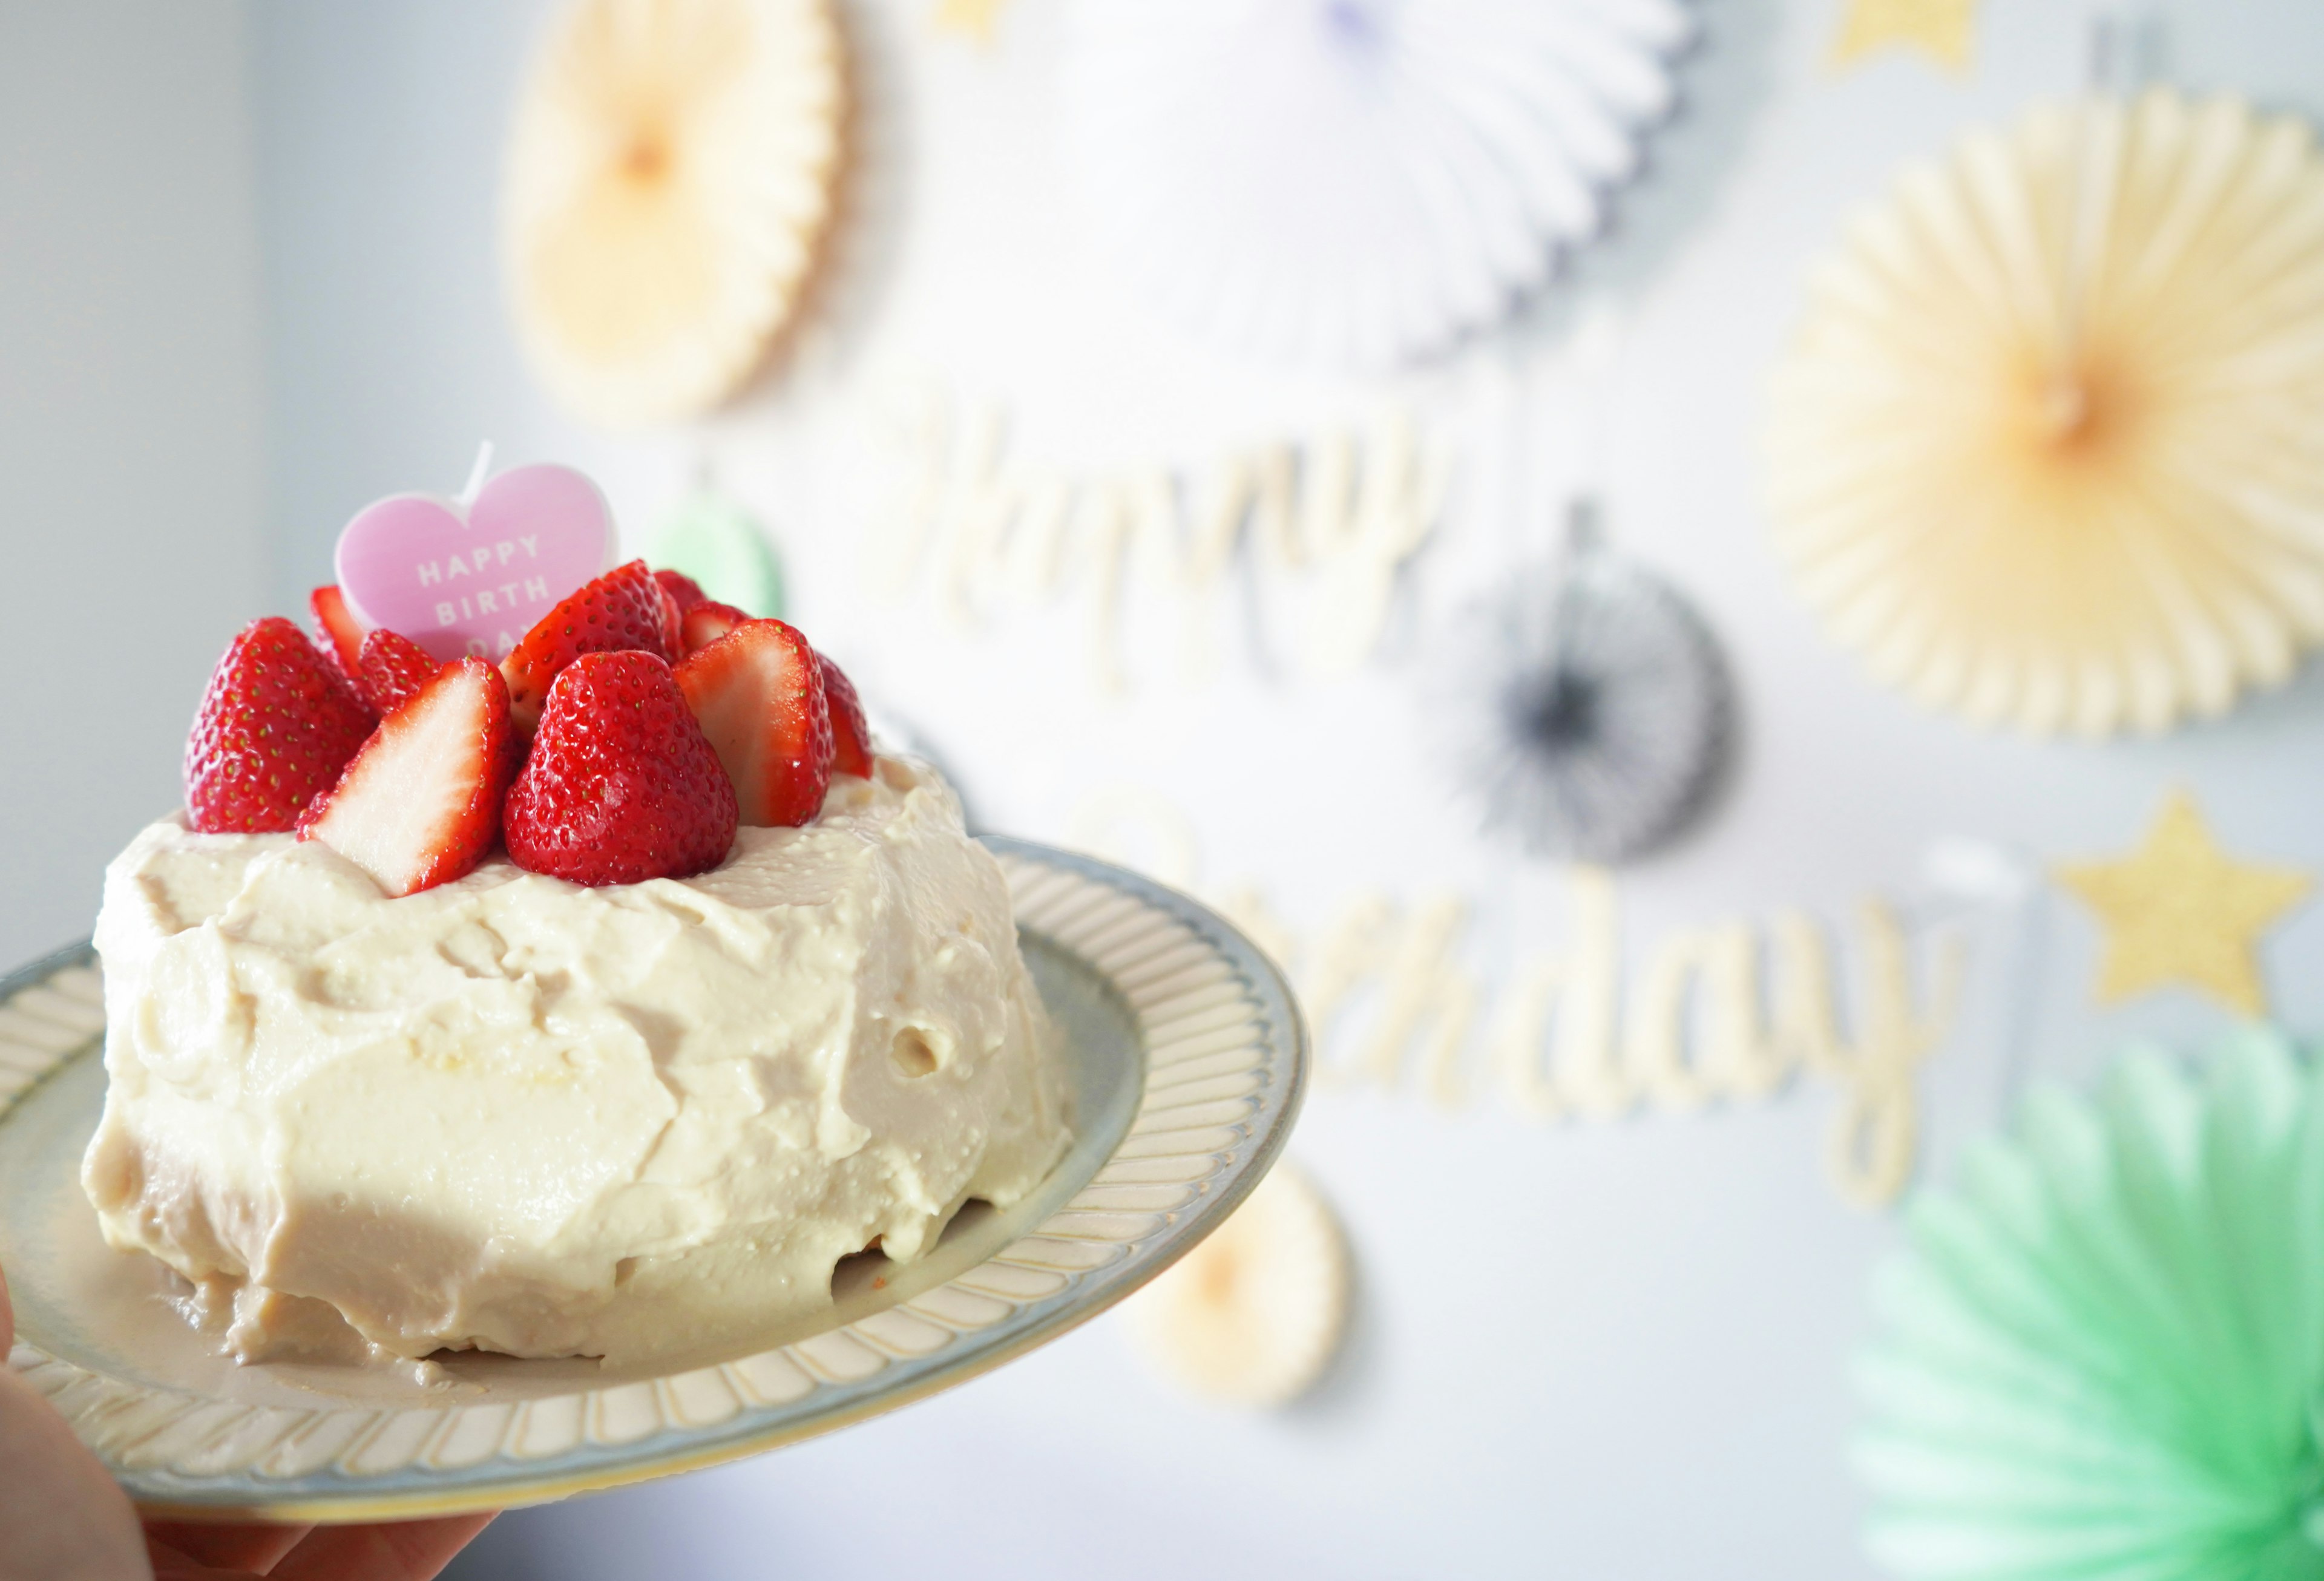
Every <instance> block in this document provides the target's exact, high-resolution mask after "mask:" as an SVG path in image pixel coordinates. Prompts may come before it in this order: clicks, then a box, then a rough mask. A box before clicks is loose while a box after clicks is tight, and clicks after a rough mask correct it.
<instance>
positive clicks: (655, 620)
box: [501, 560, 680, 731]
mask: <svg viewBox="0 0 2324 1581" xmlns="http://www.w3.org/2000/svg"><path fill="white" fill-rule="evenodd" d="M671 602H672V601H671V600H670V599H669V595H668V594H667V593H664V592H663V590H662V585H661V584H659V582H656V581H655V580H654V579H653V574H652V573H651V572H650V571H648V570H647V569H646V563H645V562H644V561H643V560H632V561H631V562H630V563H629V564H628V565H616V566H615V567H614V568H613V570H611V571H608V572H606V573H605V574H604V575H603V576H600V577H598V578H596V579H595V581H592V582H589V583H586V584H584V585H583V586H582V587H581V589H580V590H579V591H578V592H576V593H574V594H573V595H572V596H571V597H569V598H567V600H566V601H565V602H563V603H560V604H558V606H557V607H556V608H555V609H553V610H551V611H549V613H547V614H545V615H543V616H542V617H541V618H540V619H539V620H537V621H535V622H534V623H533V627H532V630H530V631H528V632H526V633H525V634H524V637H523V639H522V640H521V641H520V642H518V643H517V645H516V648H515V649H514V650H513V651H512V652H511V653H510V655H509V656H508V657H506V658H504V659H503V660H502V661H501V673H502V674H503V675H504V676H507V677H508V687H509V716H510V718H512V720H514V721H515V722H516V727H517V729H519V730H521V731H530V730H531V729H532V728H533V723H534V722H535V721H537V720H538V719H539V717H540V709H541V704H542V703H544V702H545V701H546V700H547V699H548V696H549V686H550V685H552V684H553V683H554V682H555V681H556V679H557V676H558V671H560V670H562V669H564V667H565V666H567V665H568V664H571V663H572V662H573V661H574V660H575V659H576V658H578V657H581V656H582V655H583V654H585V653H617V652H621V651H622V650H624V649H628V648H636V649H638V650H640V651H641V652H645V653H650V654H652V655H654V656H655V657H657V658H660V659H663V660H665V661H667V662H669V663H671V664H676V663H677V662H678V658H679V657H680V655H679V654H678V631H677V630H676V622H675V620H674V619H673V618H672V617H671V616H670V614H669V608H670V604H671Z"/></svg>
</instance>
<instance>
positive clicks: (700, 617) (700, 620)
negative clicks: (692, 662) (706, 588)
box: [678, 599, 751, 658]
mask: <svg viewBox="0 0 2324 1581" xmlns="http://www.w3.org/2000/svg"><path fill="white" fill-rule="evenodd" d="M750 618H751V617H750V616H748V615H746V614H744V613H743V612H742V611H740V610H738V609H736V608H735V607H734V606H733V604H722V603H719V602H715V600H710V599H705V600H704V601H703V602H700V603H698V604H696V605H695V606H694V607H693V608H692V609H690V610H688V611H686V618H685V620H682V621H680V622H679V624H678V648H679V649H680V650H681V651H682V652H683V653H685V654H686V656H687V657H689V658H690V657H693V656H694V655H696V654H697V653H700V652H701V651H702V650H703V649H704V648H707V647H709V646H710V645H711V644H712V643H714V642H715V641H717V640H718V639H720V638H721V637H724V636H725V635H726V633H727V632H729V631H732V630H733V629H734V628H735V627H737V626H739V625H741V624H742V622H743V621H745V620H749V619H750Z"/></svg>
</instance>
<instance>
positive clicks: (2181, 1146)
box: [1857, 1029, 2324, 1581]
mask: <svg viewBox="0 0 2324 1581" xmlns="http://www.w3.org/2000/svg"><path fill="white" fill-rule="evenodd" d="M1908 1228H1909V1233H1910V1236H1911V1242H1912V1245H1911V1249H1910V1250H1909V1251H1908V1252H1906V1253H1905V1254H1904V1255H1902V1256H1900V1257H1899V1258H1897V1259H1896V1260H1895V1262H1893V1263H1892V1264H1889V1265H1887V1266H1886V1267H1885V1268H1883V1269H1882V1270H1881V1273H1880V1276H1879V1278H1878V1280H1877V1282H1876V1284H1875V1289H1874V1304H1875V1308H1876V1310H1877V1313H1878V1315H1879V1318H1880V1319H1881V1324H1882V1328H1883V1333H1882V1335H1881V1337H1880V1338H1879V1339H1878V1340H1877V1343H1876V1344H1875V1346H1874V1347H1872V1348H1871V1349H1870V1350H1869V1351H1868V1352H1867V1354H1866V1355H1865V1356H1864V1357H1863V1358H1862V1361H1861V1363H1860V1365H1859V1367H1858V1385H1859V1393H1860V1394H1861V1396H1862V1398H1863V1400H1864V1402H1865V1403H1866V1406H1867V1412H1868V1416H1869V1419H1870V1420H1869V1421H1868V1423H1867V1427H1866V1429H1865V1430H1864V1431H1863V1432H1862V1434H1861V1436H1860V1437H1859V1439H1858V1445H1857V1461H1858V1467H1859V1469H1860V1471H1861V1472H1862V1474H1863V1475H1864V1476H1865V1478H1866V1480H1867V1482H1868V1483H1869V1484H1871V1488H1872V1490H1873V1494H1874V1512H1873V1515H1872V1519H1871V1523H1870V1530H1869V1540H1870V1544H1871V1548H1872V1550H1873V1552H1874V1554H1875V1556H1876V1557H1877V1558H1878V1559H1879V1560H1881V1561H1882V1562H1883V1563H1884V1564H1886V1565H1887V1566H1889V1567H1892V1568H1893V1569H1894V1570H1895V1571H1896V1572H1897V1573H1898V1574H1900V1575H1904V1576H1916V1577H1948V1578H1951V1577H1962V1578H1966V1577H1977V1578H1978V1581H2004V1578H2008V1581H2018V1578H2023V1581H2034V1578H2037V1577H2038V1578H2040V1581H2099V1578H2101V1577H2103V1578H2105V1581H2197V1578H2201V1581H2214V1578H2217V1581H2229V1578H2233V1581H2290V1578H2292V1577H2324V1455H2319V1447H2318V1437H2319V1426H2324V1423H2319V1417H2318V1407H2319V1390H2324V1079H2319V1071H2318V1070H2317V1068H2316V1067H2315V1066H2314V1065H2312V1064H2311V1063H2310V1061H2309V1060H2308V1059H2307V1058H2305V1057H2303V1056H2302V1055H2301V1053H2300V1052H2298V1051H2297V1050H2295V1049H2294V1048H2293V1047H2292V1044H2291V1043H2290V1042H2288V1041H2287V1040H2286V1039H2285V1038H2284V1037H2282V1035H2281V1034H2276V1033H2273V1032H2268V1031H2264V1030H2259V1029H2254V1030H2251V1031H2248V1032H2245V1033H2242V1034H2237V1035H2236V1037H2235V1038H2233V1039H2232V1040H2230V1041H2228V1042H2227V1043H2224V1044H2223V1045H2222V1046H2220V1047H2219V1048H2218V1050H2217V1051H2216V1052H2215V1053H2214V1055H2213V1057H2212V1059H2211V1061H2210V1063H2209V1067H2208V1070H2207V1071H2206V1072H2205V1073H2204V1074H2203V1075H2201V1076H2199V1077H2198V1076H2194V1075H2190V1073H2189V1072H2188V1071H2186V1069H2185V1068H2184V1067H2182V1066H2181V1065H2180V1064H2179V1063H2177V1062H2174V1061H2172V1060H2171V1059H2169V1058H2167V1057H2165V1056H2163V1055H2162V1054H2160V1053H2158V1052H2153V1051H2151V1050H2142V1051H2137V1052H2133V1053H2131V1054H2129V1055H2128V1056H2126V1058H2124V1059H2123V1060H2122V1061H2121V1062H2118V1063H2117V1064H2116V1067H2115V1068H2114V1070H2113V1071H2111V1073H2110V1074H2109V1076H2108V1078H2107V1080H2106V1082H2105V1083H2104V1085H2103V1087H2102V1088H2101V1089H2100V1092H2099V1094H2098V1098H2097V1099H2096V1100H2095V1101H2093V1100H2091V1099H2089V1098H2082V1097H2079V1096H2077V1095H2074V1094H2072V1093H2070V1092H2066V1091H2064V1090H2061V1089H2054V1088H2052V1089H2043V1090H2041V1091H2039V1092H2037V1093H2036V1094H2034V1095H2033V1097H2031V1098H2029V1099H2028V1100H2027V1102H2026V1104H2025V1106H2024V1110H2023V1112H2022V1113H2021V1116H2020V1117H2019V1121H2018V1125H2017V1128H2016V1131H2015V1135H2013V1136H2011V1137H2009V1138H2007V1139H2000V1140H1989V1141H1987V1142H1984V1143H1981V1144H1978V1146H1977V1147H1976V1148H1975V1149H1974V1150H1973V1151H1971V1152H1970V1153H1969V1154H1968V1156H1967V1158H1966V1159H1965V1161H1964V1165H1963V1169H1962V1178H1961V1181H1960V1187H1959V1189H1958V1190H1955V1191H1951V1192H1928V1193H1924V1194H1923V1196H1922V1197H1920V1198H1919V1199H1918V1200H1916V1201H1915V1203H1914V1206H1913V1208H1912V1209H1911V1210H1910V1212H1909V1215H1908Z"/></svg>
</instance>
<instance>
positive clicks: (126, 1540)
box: [0, 1275, 492, 1581]
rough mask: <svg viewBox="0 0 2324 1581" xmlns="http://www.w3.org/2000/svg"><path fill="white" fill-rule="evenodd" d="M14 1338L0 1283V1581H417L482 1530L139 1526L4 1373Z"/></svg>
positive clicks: (94, 1467) (467, 1520)
mask: <svg viewBox="0 0 2324 1581" xmlns="http://www.w3.org/2000/svg"><path fill="white" fill-rule="evenodd" d="M15 1337H16V1319H15V1312H14V1309H13V1308H11V1307H10V1306H9V1304H8V1285H7V1281H6V1278H5V1275H0V1581H143V1578H144V1577H146V1576H152V1577H155V1581H251V1578H253V1577H255V1576H267V1577H270V1578H271V1581H429V1577H431V1576H434V1575H435V1574H436V1573H437V1572H438V1571H439V1570H441V1569H442V1568H443V1567H445V1566H446V1565H447V1564H449V1563H450V1562H451V1559H452V1556H453V1555H454V1554H457V1553H458V1552H459V1551H460V1550H461V1549H463V1548H466V1546H467V1545H468V1541H469V1540H470V1539H471V1538H473V1537H475V1535H476V1533H477V1532H479V1531H482V1530H484V1524H485V1522H487V1521H490V1520H492V1517H491V1516H490V1515H452V1516H447V1517H445V1518H444V1519H442V1520H437V1521H382V1522H379V1523H377V1524H374V1525H369V1526H270V1525H260V1524H237V1525H220V1526H211V1525H205V1524H201V1523H198V1522H195V1521H144V1522H143V1523H142V1525H141V1523H140V1521H139V1520H138V1516H137V1511H136V1509H135V1507H134V1505H132V1504H131V1503H130V1502H129V1495H128V1494H124V1493H123V1492H122V1491H121V1487H120V1484H117V1483H115V1481H114V1480H113V1478H112V1477H111V1476H110V1475H107V1474H106V1469H105V1467H104V1466H103V1465H101V1464H100V1463H99V1462H98V1460H97V1457H96V1456H94V1455H92V1454H90V1453H89V1452H88V1449H87V1448H83V1447H82V1445H81V1442H80V1440H79V1439H76V1438H75V1437H73V1431H72V1429H71V1428H69V1427H68V1426H66V1425H65V1419H64V1418H62V1417H60V1416H59V1415H58V1414H57V1413H56V1411H54V1410H52V1409H51V1407H50V1405H49V1402H47V1401H45V1400H43V1399H42V1398H41V1397H40V1395H39V1394H37V1393H34V1392H33V1389H32V1385H31V1384H29V1383H25V1382H24V1381H23V1379H22V1378H19V1377H18V1376H17V1375H16V1374H15V1373H14V1371H12V1370H11V1369H10V1368H9V1367H8V1366H7V1365H5V1364H6V1358H7V1355H8V1347H10V1346H11V1345H13V1344H14V1343H15Z"/></svg>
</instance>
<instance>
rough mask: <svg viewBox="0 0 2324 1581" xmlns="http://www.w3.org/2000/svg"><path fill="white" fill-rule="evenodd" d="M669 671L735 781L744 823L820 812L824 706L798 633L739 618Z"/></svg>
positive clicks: (818, 673)
mask: <svg viewBox="0 0 2324 1581" xmlns="http://www.w3.org/2000/svg"><path fill="white" fill-rule="evenodd" d="M675 674H676V675H677V676H678V687H679V689H680V690H681V691H683V692H684V693H685V694H686V700H687V703H690V704H692V706H693V708H694V717H695V718H696V719H697V720H700V721H701V722H702V733H703V734H704V735H705V736H707V737H709V738H710V744H711V746H713V747H714V748H715V749H717V752H718V760H719V761H720V762H721V763H724V765H725V766H726V773H727V777H729V778H731V779H733V782H734V799H735V801H736V803H737V804H739V806H740V809H741V812H742V822H743V823H751V824H760V825H764V826H767V827H770V828H783V827H787V826H792V825H797V824H800V823H807V821H808V820H809V819H811V818H813V817H814V816H815V815H816V813H819V812H821V811H822V810H823V797H824V793H825V791H827V790H829V789H830V788H831V752H832V741H831V705H830V703H829V701H828V700H827V699H826V698H825V695H824V691H823V666H822V665H821V664H819V663H818V662H817V661H816V652H815V649H814V648H810V647H808V646H807V639H806V638H804V637H802V636H800V635H799V633H798V629H797V628H796V627H793V626H790V625H788V624H786V623H785V622H783V621H781V620H745V621H744V622H743V623H742V625H740V626H737V627H735V628H734V629H733V630H732V631H729V632H728V633H726V635H725V636H724V637H721V638H720V639H718V640H717V641H715V642H713V643H712V644H711V645H710V646H709V647H707V648H704V649H703V650H702V651H701V652H699V653H696V654H693V655H690V656H689V657H687V659H686V660H685V662H683V663H682V664H680V665H679V666H678V669H677V670H676V672H675Z"/></svg>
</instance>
